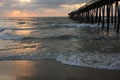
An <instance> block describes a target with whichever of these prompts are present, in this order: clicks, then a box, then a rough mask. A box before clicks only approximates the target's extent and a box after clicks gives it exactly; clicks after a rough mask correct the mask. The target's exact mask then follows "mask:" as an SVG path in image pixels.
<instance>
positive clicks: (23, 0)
mask: <svg viewBox="0 0 120 80" xmlns="http://www.w3.org/2000/svg"><path fill="white" fill-rule="evenodd" d="M20 2H21V3H25V2H31V0H20Z"/></svg>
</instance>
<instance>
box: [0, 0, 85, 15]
mask: <svg viewBox="0 0 120 80" xmlns="http://www.w3.org/2000/svg"><path fill="white" fill-rule="evenodd" d="M81 2H84V0H31V2H20V0H0V11H1V14H0V16H3V17H8V16H12V17H14V14H16V15H15V16H17V15H18V16H20V15H21V16H22V15H23V16H25V15H26V16H27V15H29V16H67V13H69V12H70V11H72V10H73V9H74V8H78V7H79V5H80V3H81ZM55 13H56V14H55Z"/></svg>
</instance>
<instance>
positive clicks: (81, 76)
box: [0, 60, 120, 80]
mask: <svg viewBox="0 0 120 80" xmlns="http://www.w3.org/2000/svg"><path fill="white" fill-rule="evenodd" d="M119 74H120V70H104V69H103V70H100V69H93V68H87V67H85V68H84V67H75V66H69V65H66V64H62V63H60V62H56V61H52V60H39V61H36V60H13V61H0V79H1V80H120V76H119Z"/></svg>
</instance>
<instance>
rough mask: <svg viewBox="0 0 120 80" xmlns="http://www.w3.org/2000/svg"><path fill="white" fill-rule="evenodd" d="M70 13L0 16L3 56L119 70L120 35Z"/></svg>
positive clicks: (0, 51)
mask: <svg viewBox="0 0 120 80" xmlns="http://www.w3.org/2000/svg"><path fill="white" fill-rule="evenodd" d="M110 28H111V29H110V30H111V31H110V32H109V33H107V32H106V30H104V31H102V30H101V26H98V25H97V24H87V23H79V22H76V21H72V20H70V19H68V18H67V17H46V18H0V60H1V61H3V60H46V59H47V60H55V61H60V62H61V63H63V64H68V65H74V66H82V67H91V68H97V69H119V70H120V36H119V34H116V33H115V32H114V30H113V29H112V26H111V27H110Z"/></svg>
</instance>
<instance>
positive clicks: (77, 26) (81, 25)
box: [51, 23, 98, 28]
mask: <svg viewBox="0 0 120 80" xmlns="http://www.w3.org/2000/svg"><path fill="white" fill-rule="evenodd" d="M51 25H52V26H56V27H74V28H75V27H76V28H93V27H98V25H97V24H86V23H82V24H78V23H73V24H51Z"/></svg>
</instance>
